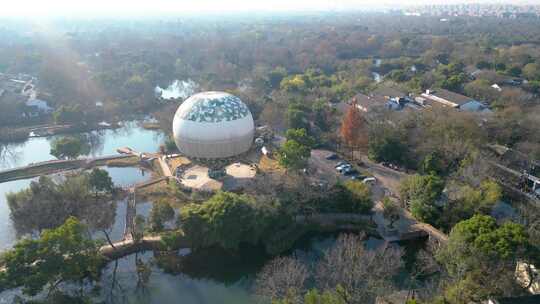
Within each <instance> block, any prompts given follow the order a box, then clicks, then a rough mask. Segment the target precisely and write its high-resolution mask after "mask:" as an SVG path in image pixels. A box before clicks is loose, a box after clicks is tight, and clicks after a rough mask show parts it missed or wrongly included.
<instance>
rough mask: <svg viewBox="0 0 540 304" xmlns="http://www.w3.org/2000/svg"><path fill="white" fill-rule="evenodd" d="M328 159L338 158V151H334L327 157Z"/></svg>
mask: <svg viewBox="0 0 540 304" xmlns="http://www.w3.org/2000/svg"><path fill="white" fill-rule="evenodd" d="M326 159H327V160H336V159H338V156H337V154H336V153H332V154H330V155H328V156H327V157H326Z"/></svg>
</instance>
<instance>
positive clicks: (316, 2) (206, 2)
mask: <svg viewBox="0 0 540 304" xmlns="http://www.w3.org/2000/svg"><path fill="white" fill-rule="evenodd" d="M501 1H504V2H511V3H533V4H540V0H473V1H469V0H2V1H1V2H4V3H2V5H0V16H19V17H20V16H23V17H26V16H28V17H30V16H91V15H118V14H121V15H152V14H163V13H169V14H170V13H193V12H236V11H240V12H246V11H270V12H271V11H299V10H300V11H307V10H336V9H366V8H367V9H371V8H381V7H395V6H397V5H423V4H449V3H478V2H482V3H491V2H501Z"/></svg>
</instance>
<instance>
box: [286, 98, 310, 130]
mask: <svg viewBox="0 0 540 304" xmlns="http://www.w3.org/2000/svg"><path fill="white" fill-rule="evenodd" d="M307 111H308V109H306V108H305V107H304V106H302V105H301V104H299V103H298V102H291V103H290V104H289V106H288V107H287V125H288V127H289V128H290V129H305V130H309V123H308V116H307Z"/></svg>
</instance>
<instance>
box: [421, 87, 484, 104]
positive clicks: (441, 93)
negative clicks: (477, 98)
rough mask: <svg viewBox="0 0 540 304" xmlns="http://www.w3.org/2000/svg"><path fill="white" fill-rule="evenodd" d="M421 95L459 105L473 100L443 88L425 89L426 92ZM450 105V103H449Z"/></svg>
mask: <svg viewBox="0 0 540 304" xmlns="http://www.w3.org/2000/svg"><path fill="white" fill-rule="evenodd" d="M422 96H423V97H425V98H428V99H431V100H434V101H437V102H442V103H444V101H446V102H449V103H451V104H452V106H455V107H459V106H462V105H464V104H466V103H468V102H470V101H473V100H474V99H473V98H471V97H467V96H465V95H461V94H458V93H455V92H452V91H448V90H445V89H433V90H429V91H426V93H423V94H422ZM449 105H450V104H449Z"/></svg>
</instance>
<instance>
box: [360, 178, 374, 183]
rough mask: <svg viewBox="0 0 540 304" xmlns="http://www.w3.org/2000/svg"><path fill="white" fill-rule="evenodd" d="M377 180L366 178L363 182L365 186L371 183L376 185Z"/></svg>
mask: <svg viewBox="0 0 540 304" xmlns="http://www.w3.org/2000/svg"><path fill="white" fill-rule="evenodd" d="M376 181H377V180H376V179H375V177H366V178H364V179H363V180H362V183H364V184H371V183H375V182H376Z"/></svg>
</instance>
